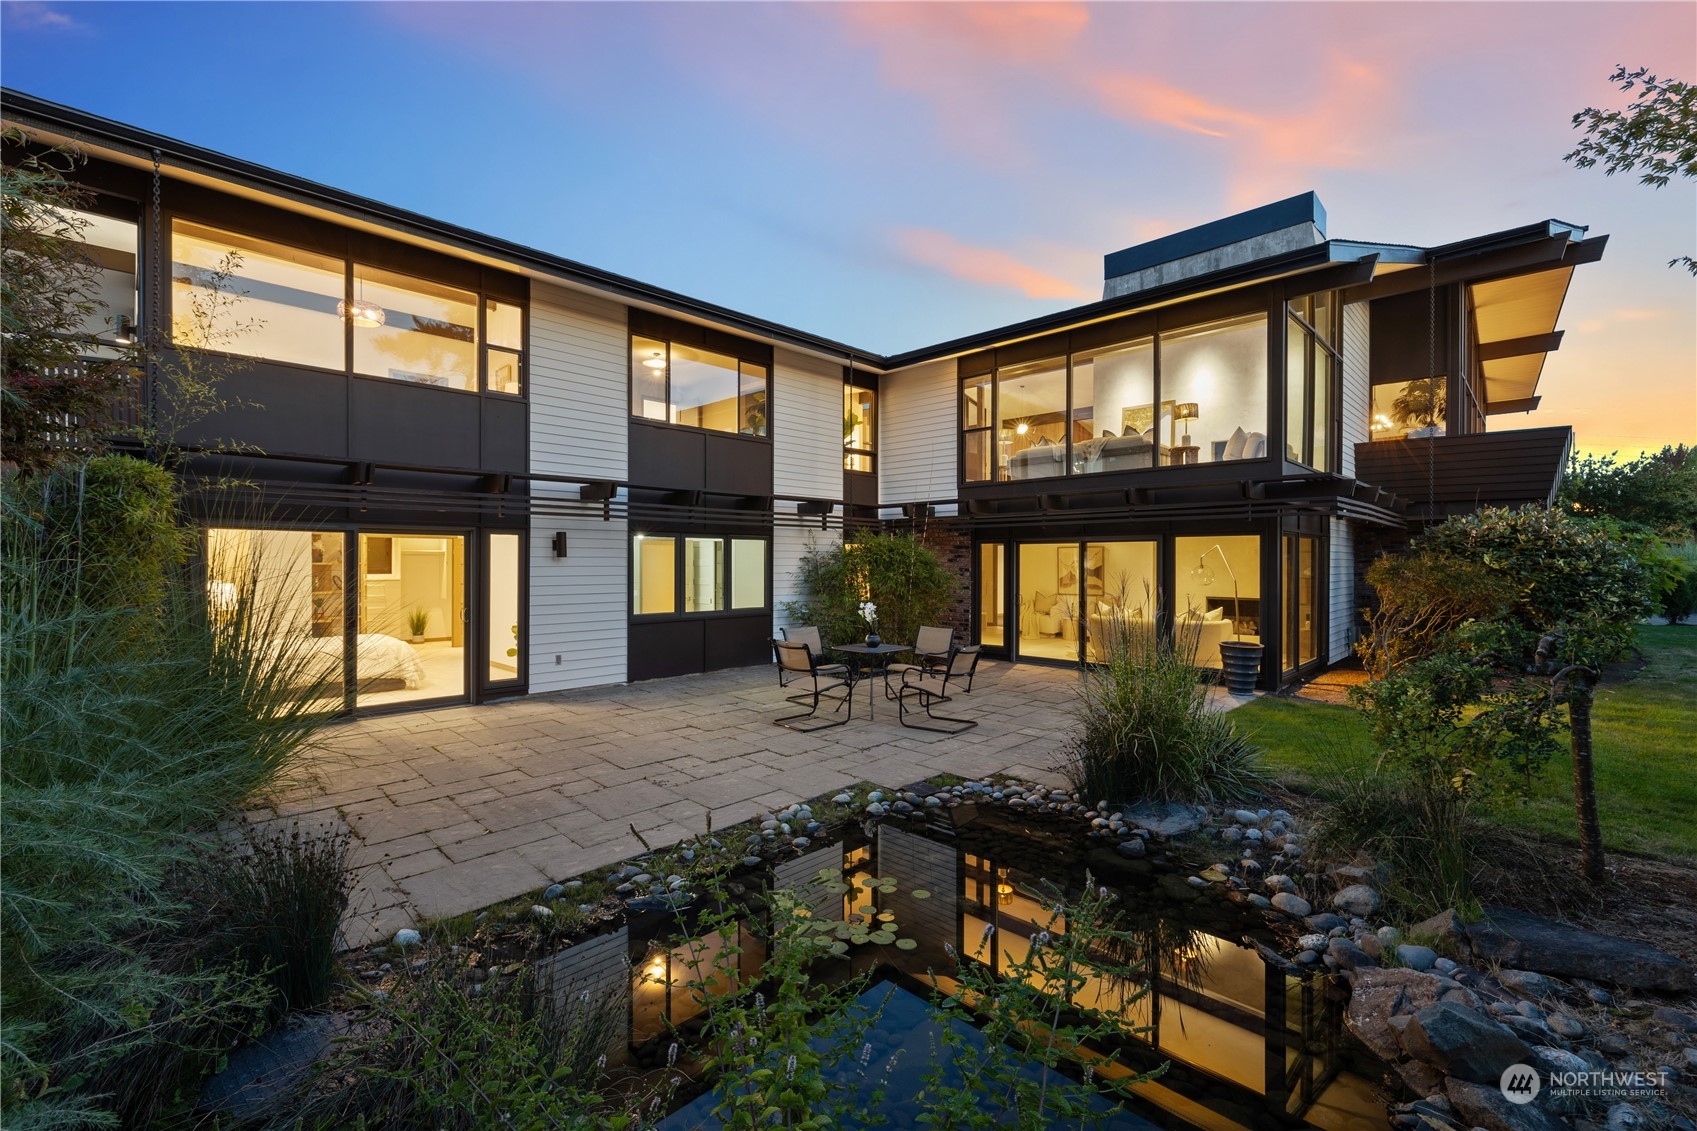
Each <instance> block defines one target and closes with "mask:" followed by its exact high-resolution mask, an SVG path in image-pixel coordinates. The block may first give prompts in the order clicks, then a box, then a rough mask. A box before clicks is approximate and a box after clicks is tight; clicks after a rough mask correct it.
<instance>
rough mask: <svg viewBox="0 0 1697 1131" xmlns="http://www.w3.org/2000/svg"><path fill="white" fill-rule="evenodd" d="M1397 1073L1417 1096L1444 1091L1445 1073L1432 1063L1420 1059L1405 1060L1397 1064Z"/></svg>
mask: <svg viewBox="0 0 1697 1131" xmlns="http://www.w3.org/2000/svg"><path fill="white" fill-rule="evenodd" d="M1396 1074H1397V1075H1398V1076H1400V1077H1402V1082H1403V1084H1404V1086H1406V1087H1407V1088H1408V1090H1409V1091H1411V1092H1413V1093H1414V1094H1415V1095H1417V1096H1429V1095H1431V1094H1432V1093H1434V1092H1436V1093H1438V1094H1439V1095H1442V1094H1443V1091H1444V1074H1443V1073H1442V1072H1439V1071H1438V1070H1437V1069H1436V1068H1433V1067H1432V1066H1431V1065H1430V1064H1423V1063H1421V1062H1420V1061H1418V1060H1404V1061H1400V1062H1398V1064H1397V1065H1396Z"/></svg>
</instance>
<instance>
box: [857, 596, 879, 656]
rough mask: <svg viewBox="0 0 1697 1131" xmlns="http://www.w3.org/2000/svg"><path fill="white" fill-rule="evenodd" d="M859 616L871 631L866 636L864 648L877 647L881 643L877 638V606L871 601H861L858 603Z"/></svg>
mask: <svg viewBox="0 0 1697 1131" xmlns="http://www.w3.org/2000/svg"><path fill="white" fill-rule="evenodd" d="M860 616H861V619H862V620H864V621H865V622H866V627H867V628H869V629H871V630H872V631H871V632H868V633H867V634H866V646H867V647H868V648H876V647H878V645H880V644H882V643H883V641H882V640H880V639H879V638H878V606H877V605H874V604H873V603H872V602H871V601H862V602H861V603H860Z"/></svg>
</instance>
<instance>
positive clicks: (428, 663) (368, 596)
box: [354, 534, 512, 707]
mask: <svg viewBox="0 0 1697 1131" xmlns="http://www.w3.org/2000/svg"><path fill="white" fill-rule="evenodd" d="M508 623H509V624H511V623H512V622H511V621H509V622H508ZM503 627H505V626H503ZM354 669H355V671H356V672H357V673H358V681H359V682H358V684H357V685H356V686H357V688H358V693H359V705H360V706H361V707H371V706H382V705H387V704H393V703H407V702H411V701H414V700H419V699H441V698H445V697H450V696H451V697H456V698H458V697H462V696H464V695H465V690H466V685H465V677H466V609H465V539H464V538H462V537H458V536H451V535H447V536H445V535H440V534H361V535H360V536H359V636H358V638H357V649H356V652H355V657H354Z"/></svg>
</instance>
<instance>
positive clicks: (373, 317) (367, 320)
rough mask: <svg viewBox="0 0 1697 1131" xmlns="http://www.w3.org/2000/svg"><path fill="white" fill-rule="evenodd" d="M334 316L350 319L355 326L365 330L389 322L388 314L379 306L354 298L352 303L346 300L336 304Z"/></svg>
mask: <svg viewBox="0 0 1697 1131" xmlns="http://www.w3.org/2000/svg"><path fill="white" fill-rule="evenodd" d="M336 315H337V316H338V317H340V318H348V319H351V320H352V321H353V324H354V325H355V326H364V327H366V328H367V329H371V328H374V327H377V326H381V325H383V323H385V322H387V321H388V320H389V315H388V313H387V312H386V311H385V310H384V309H383V308H382V307H381V306H378V305H377V304H376V303H374V302H367V301H366V300H365V299H363V298H356V299H354V300H353V301H352V302H348V301H347V300H346V299H343V300H342V301H341V302H338V303H337V304H336Z"/></svg>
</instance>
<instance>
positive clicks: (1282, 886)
mask: <svg viewBox="0 0 1697 1131" xmlns="http://www.w3.org/2000/svg"><path fill="white" fill-rule="evenodd" d="M1261 882H1262V883H1263V884H1264V885H1266V888H1267V890H1268V891H1271V892H1280V891H1283V892H1289V893H1290V894H1291V895H1295V894H1296V881H1295V880H1293V879H1291V878H1290V877H1289V876H1280V875H1272V876H1268V877H1267V878H1266V879H1264V880H1262V881H1261Z"/></svg>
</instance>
